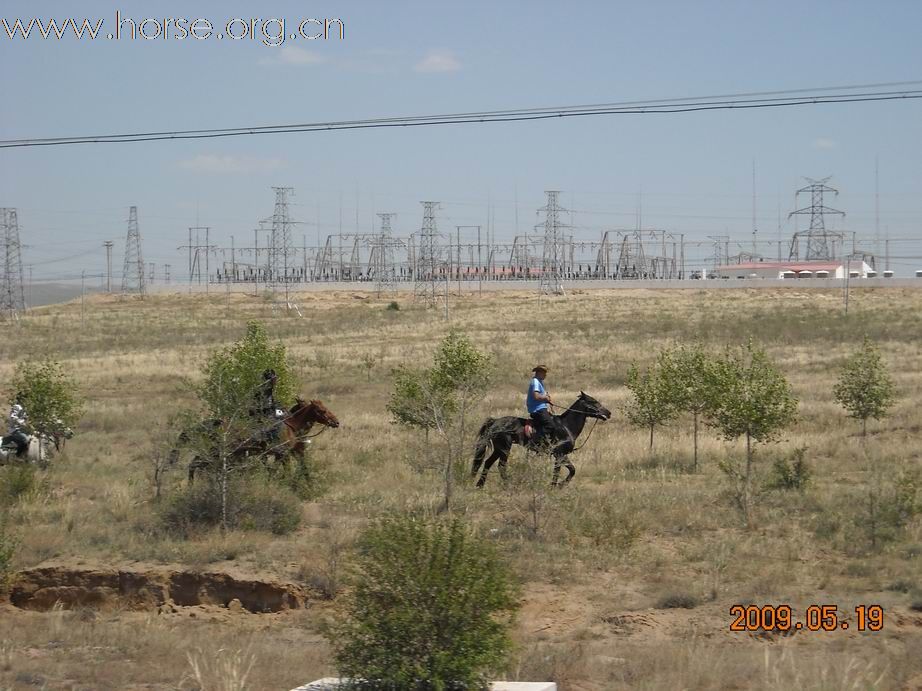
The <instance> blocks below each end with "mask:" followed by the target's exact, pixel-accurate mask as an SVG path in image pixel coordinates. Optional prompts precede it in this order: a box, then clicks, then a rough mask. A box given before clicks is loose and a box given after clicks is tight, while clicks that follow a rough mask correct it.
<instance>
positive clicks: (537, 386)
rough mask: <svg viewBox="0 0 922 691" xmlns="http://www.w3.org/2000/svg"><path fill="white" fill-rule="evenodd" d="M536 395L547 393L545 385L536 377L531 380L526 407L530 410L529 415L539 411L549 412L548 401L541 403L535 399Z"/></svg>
mask: <svg viewBox="0 0 922 691" xmlns="http://www.w3.org/2000/svg"><path fill="white" fill-rule="evenodd" d="M536 393H541V394H543V393H545V391H544V383H543V382H542V381H541V380H540V379H538V377H534V378H533V379H532V380H531V384H529V385H528V395H527V396H526V397H525V407H526V408H527V409H528V414H529V415H531V414H532V413H537V412H538V411H539V410H547V401H539V400H537V399H536V398H535V394H536Z"/></svg>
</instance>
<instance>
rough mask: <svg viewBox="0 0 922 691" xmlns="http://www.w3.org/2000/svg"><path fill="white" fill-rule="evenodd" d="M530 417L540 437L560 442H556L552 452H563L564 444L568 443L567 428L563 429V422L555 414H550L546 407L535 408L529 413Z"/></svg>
mask: <svg viewBox="0 0 922 691" xmlns="http://www.w3.org/2000/svg"><path fill="white" fill-rule="evenodd" d="M531 419H532V421H533V422H534V423H535V427H536V428H537V432H538V434H540V435H541V436H542V437H546V438H547V440H548V441H555V442H556V441H560V440H562V439H563V440H565V441H563V442H561V443H560V444H557V445H556V446H555V447H554V450H553V453H555V454H556V453H558V452H564V447H565V445H567V444H569V443H570V441H569V436H570V435H569V434H568V433H567V430H566V429H564V426H563V424H562V423H561V422H560V420H559V419H558V418H557V416H555V415H551V414H550V412H548V410H547V408H543V409H541V410H536V411H535V412H533V413H532V414H531Z"/></svg>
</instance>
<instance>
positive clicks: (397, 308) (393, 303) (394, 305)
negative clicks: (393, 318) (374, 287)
mask: <svg viewBox="0 0 922 691" xmlns="http://www.w3.org/2000/svg"><path fill="white" fill-rule="evenodd" d="M387 310H388V312H399V311H400V305H398V304H397V302H396V301H394V300H392V301H390V302H389V303H387Z"/></svg>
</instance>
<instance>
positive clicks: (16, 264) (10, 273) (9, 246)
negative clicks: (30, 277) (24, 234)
mask: <svg viewBox="0 0 922 691" xmlns="http://www.w3.org/2000/svg"><path fill="white" fill-rule="evenodd" d="M0 224H2V227H0V232H2V234H3V237H2V238H0V241H2V242H3V247H2V248H0V249H2V252H3V264H2V265H0V269H2V271H3V282H2V286H0V290H2V294H0V310H2V313H3V314H5V315H7V316H8V317H9V318H10V319H11V320H14V319H17V318H18V317H19V314H20V313H21V312H24V311H25V309H26V296H25V291H24V288H23V280H22V253H21V250H22V245H20V243H19V216H18V215H17V213H16V209H9V208H2V209H0Z"/></svg>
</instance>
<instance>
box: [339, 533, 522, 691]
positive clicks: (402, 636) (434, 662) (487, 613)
mask: <svg viewBox="0 0 922 691" xmlns="http://www.w3.org/2000/svg"><path fill="white" fill-rule="evenodd" d="M516 606H517V603H516V598H515V592H514V587H513V584H512V581H511V577H510V575H509V573H508V571H507V569H506V567H505V566H504V565H503V563H502V562H501V561H500V560H499V559H498V557H497V556H496V553H495V552H494V550H493V548H492V546H491V545H490V544H489V543H487V542H485V541H482V540H479V539H475V538H474V537H473V536H472V535H471V534H470V533H469V532H468V531H467V529H466V528H464V527H463V526H462V524H461V523H460V522H459V521H457V520H455V521H453V522H451V523H449V524H435V525H428V524H426V523H425V522H423V521H422V520H419V519H416V518H412V517H399V518H393V519H389V520H384V521H382V522H380V523H379V524H377V525H375V526H373V527H372V528H371V529H369V530H368V531H367V532H366V533H365V535H364V536H363V537H362V539H361V540H360V557H359V577H358V578H357V579H356V581H355V585H354V590H353V592H352V594H351V596H350V598H349V600H348V602H347V605H346V616H345V618H342V619H340V620H339V621H338V622H336V623H334V624H333V625H331V626H330V627H329V628H328V629H327V632H326V635H327V637H328V639H329V641H330V643H331V645H332V646H333V649H334V655H335V658H336V662H337V665H338V667H339V671H340V673H341V675H342V676H345V677H351V678H353V679H365V680H369V682H368V684H369V686H368V687H369V688H395V689H452V688H458V689H477V688H484V687H485V676H484V675H485V672H486V671H487V670H488V669H489V668H491V667H494V666H496V665H498V664H499V663H501V662H502V661H503V659H504V657H505V655H506V654H507V652H508V650H509V648H510V641H509V637H508V635H507V629H508V626H509V623H508V620H507V618H506V617H505V616H503V615H506V614H508V613H510V612H511V611H512V610H514V609H515V607H516Z"/></svg>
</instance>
